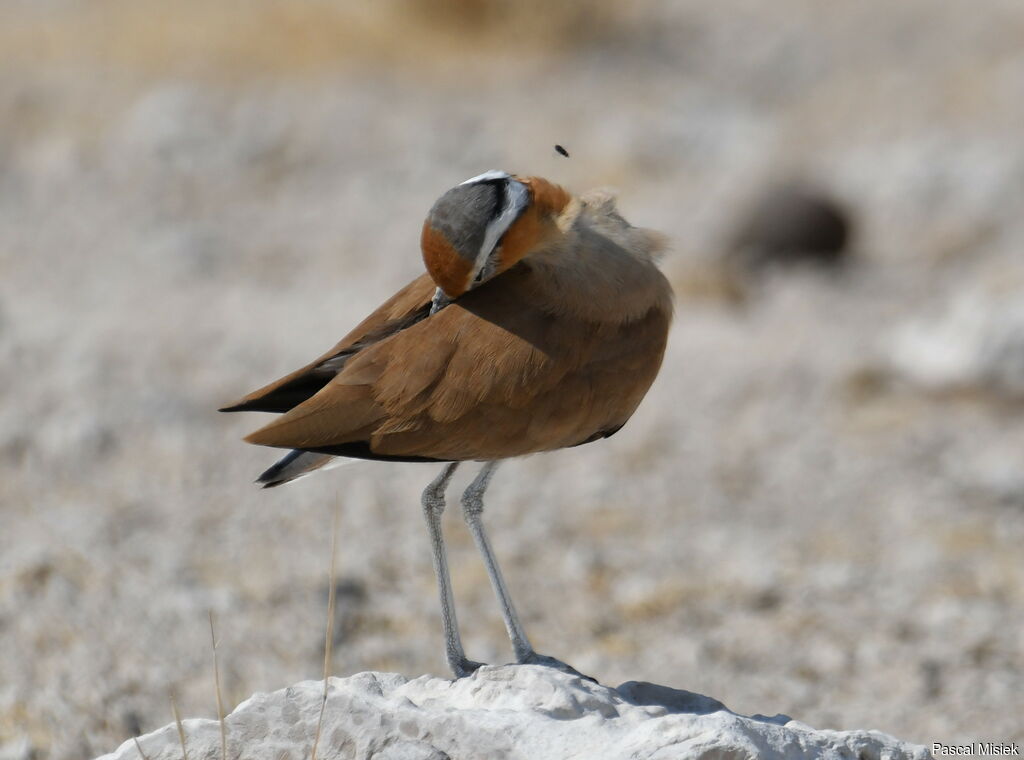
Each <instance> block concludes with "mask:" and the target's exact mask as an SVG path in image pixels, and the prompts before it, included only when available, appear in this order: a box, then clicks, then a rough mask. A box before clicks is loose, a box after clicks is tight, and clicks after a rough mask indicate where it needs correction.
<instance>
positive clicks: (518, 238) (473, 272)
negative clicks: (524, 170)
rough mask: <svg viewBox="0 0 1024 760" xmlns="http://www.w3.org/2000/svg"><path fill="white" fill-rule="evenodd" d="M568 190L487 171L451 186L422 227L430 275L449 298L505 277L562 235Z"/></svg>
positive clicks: (424, 256) (529, 178)
mask: <svg viewBox="0 0 1024 760" xmlns="http://www.w3.org/2000/svg"><path fill="white" fill-rule="evenodd" d="M569 201H570V195H569V193H567V192H566V191H565V190H564V189H562V188H561V187H559V186H558V185H555V184H553V183H551V182H548V181H547V180H545V179H541V178H539V177H516V176H513V175H511V174H509V173H507V172H503V171H489V172H485V173H484V174H481V175H480V176H479V177H473V178H472V179H468V180H466V181H465V182H463V183H462V184H461V185H457V186H456V187H453V188H452V189H451V190H449V191H448V192H446V193H445V194H444V195H442V196H441V197H440V198H438V200H437V202H436V203H435V204H434V206H433V208H431V209H430V213H429V214H427V220H426V221H425V222H424V223H423V234H422V236H421V238H420V247H421V248H422V249H423V262H424V264H426V267H427V272H429V273H430V277H431V278H432V279H433V280H434V282H435V283H436V284H437V286H438V287H439V288H441V290H442V291H444V294H445V295H446V296H448V298H458V297H459V296H461V295H462V294H463V293H465V292H466V291H468V290H471V289H472V288H474V287H476V286H477V285H480V284H481V283H483V282H486V281H487V280H489V279H491V278H492V277H494V276H496V275H499V274H501V273H502V272H504V271H505V270H507V269H508V268H509V267H511V266H513V265H514V264H515V263H516V262H518V261H519V260H520V259H522V258H523V257H524V256H527V255H529V254H530V253H532V252H533V251H536V250H539V249H541V248H543V247H544V246H545V245H546V244H547V243H549V242H550V241H551V240H552V238H553V237H554V236H556V235H559V234H560V231H559V228H558V225H557V223H556V220H557V217H558V215H559V214H560V213H561V212H562V210H563V209H564V208H565V207H566V205H567V204H568V203H569Z"/></svg>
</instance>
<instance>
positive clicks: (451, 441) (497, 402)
mask: <svg viewBox="0 0 1024 760" xmlns="http://www.w3.org/2000/svg"><path fill="white" fill-rule="evenodd" d="M530 276H531V275H530V269H529V268H528V267H524V266H521V267H516V268H515V269H513V270H510V271H509V272H507V273H505V274H504V275H502V276H501V277H498V278H495V279H494V280H492V281H491V282H489V283H487V284H485V285H483V286H481V287H480V288H478V289H475V290H473V291H471V292H470V293H468V294H466V295H464V296H463V297H461V298H460V299H458V300H457V301H456V302H454V303H453V304H451V305H449V306H448V307H446V308H445V309H443V310H441V311H440V312H438V313H436V314H434V315H432V316H429V317H427V318H426V319H424V320H422V321H420V322H418V323H416V324H414V325H412V326H410V327H407V328H406V329H404V330H402V331H400V332H397V333H395V334H393V335H391V336H390V337H388V338H385V339H383V340H381V341H379V342H377V343H375V344H374V345H372V346H369V347H367V348H365V349H363V350H362V351H360V352H359V353H358V354H355V355H354V356H352V357H351V358H350V359H349V360H348V361H347V362H346V363H345V365H344V367H343V368H342V370H341V371H340V372H339V373H338V374H337V375H336V376H335V377H333V379H331V381H330V382H329V383H327V384H326V385H324V387H323V388H322V389H321V390H320V391H319V392H318V393H316V395H314V396H312V397H311V398H310V399H309V400H307V401H305V402H304V403H302V404H300V405H298V406H297V407H295V408H294V409H292V410H291V411H290V412H288V413H287V414H285V415H284V416H282V417H281V418H279V419H277V420H275V421H274V422H272V423H271V424H269V425H267V426H266V427H264V428H262V429H260V430H258V431H256V432H255V433H253V434H252V435H250V436H249V437H248V438H247V439H246V440H248V441H249V442H250V443H257V444H262V445H266V446H278V447H284V448H297V449H305V450H310V451H320V452H324V453H330V454H338V455H342V456H358V457H371V458H387V459H414V460H415V459H434V460H463V459H501V458H505V457H510V456H518V455H522V454H527V453H531V452H536V451H544V450H550V449H556V448H562V447H565V446H572V445H576V444H579V443H583V442H585V441H587V440H594V439H596V438H598V437H602V436H603V435H610V434H611V433H612V432H614V431H615V430H616V429H617V428H619V427H621V426H622V424H623V423H625V422H626V420H627V419H629V417H630V416H631V415H632V413H633V411H634V410H635V409H636V407H637V405H638V404H639V403H640V399H641V398H643V395H644V394H645V393H646V392H647V389H648V387H649V386H650V384H651V382H652V381H653V380H654V376H655V375H656V374H657V371H658V368H659V366H660V364H661V358H662V355H663V353H664V348H665V341H666V336H667V332H668V322H669V315H668V314H667V313H665V312H664V311H663V310H661V309H659V308H652V309H651V310H650V311H649V312H648V313H647V314H646V315H644V316H643V317H641V318H640V319H637V320H634V321H631V322H629V323H625V324H614V323H602V324H596V323H589V322H584V321H580V320H573V319H570V318H567V317H565V316H564V315H562V316H559V317H555V316H553V315H552V314H551V313H549V312H546V311H545V310H543V309H541V308H538V307H536V306H535V305H534V303H535V301H536V290H535V288H534V287H532V286H531V283H530Z"/></svg>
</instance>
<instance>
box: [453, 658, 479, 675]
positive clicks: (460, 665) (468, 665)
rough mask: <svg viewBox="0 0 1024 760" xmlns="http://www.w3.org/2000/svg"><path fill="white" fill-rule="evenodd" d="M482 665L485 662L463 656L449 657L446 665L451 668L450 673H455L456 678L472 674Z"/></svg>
mask: <svg viewBox="0 0 1024 760" xmlns="http://www.w3.org/2000/svg"><path fill="white" fill-rule="evenodd" d="M484 665H486V663H483V662H474V661H473V660H468V659H466V658H465V657H451V658H449V659H448V667H450V668H451V669H452V673H454V674H455V677H456V678H465V677H466V676H468V675H472V674H473V673H475V672H476V671H477V670H478V669H479V668H482V667H483V666H484Z"/></svg>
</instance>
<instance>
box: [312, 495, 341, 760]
mask: <svg viewBox="0 0 1024 760" xmlns="http://www.w3.org/2000/svg"><path fill="white" fill-rule="evenodd" d="M337 549H338V507H337V505H336V506H335V507H334V518H333V519H332V520H331V570H330V576H329V577H328V579H327V633H326V635H325V636H324V694H323V698H322V699H321V700H320V716H319V717H318V718H317V721H316V735H315V736H314V737H313V752H312V754H311V756H310V758H311V760H316V750H317V747H318V746H319V745H320V731H321V730H322V729H323V725H324V708H326V707H327V676H328V674H329V671H330V666H331V645H332V643H333V642H334V602H335V596H336V594H335V589H334V568H335V561H336V559H337V555H338V552H337Z"/></svg>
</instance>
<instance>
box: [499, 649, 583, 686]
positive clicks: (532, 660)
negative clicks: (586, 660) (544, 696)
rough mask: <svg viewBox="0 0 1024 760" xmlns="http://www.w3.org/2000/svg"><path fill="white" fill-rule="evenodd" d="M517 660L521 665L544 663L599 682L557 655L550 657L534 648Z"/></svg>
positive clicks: (547, 666) (545, 665)
mask: <svg viewBox="0 0 1024 760" xmlns="http://www.w3.org/2000/svg"><path fill="white" fill-rule="evenodd" d="M516 662H518V663H519V664H520V665H543V666H544V667H546V668H554V669H555V670H560V671H562V672H563V673H568V674H569V675H571V676H579V677H580V678H584V679H586V680H587V681H593V682H594V683H597V682H598V681H597V679H596V678H592V677H590V676H588V675H586V674H585V673H580V672H579V671H578V670H576V668H574V667H573V666H572V665H569V664H568V663H565V662H562V661H561V660H559V659H557V658H555V657H549V656H548V655H546V654H537V653H536V652H534V651H533V650H530V651H529V652H527V653H526V654H523V655H519V656H518V657H517V658H516Z"/></svg>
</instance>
